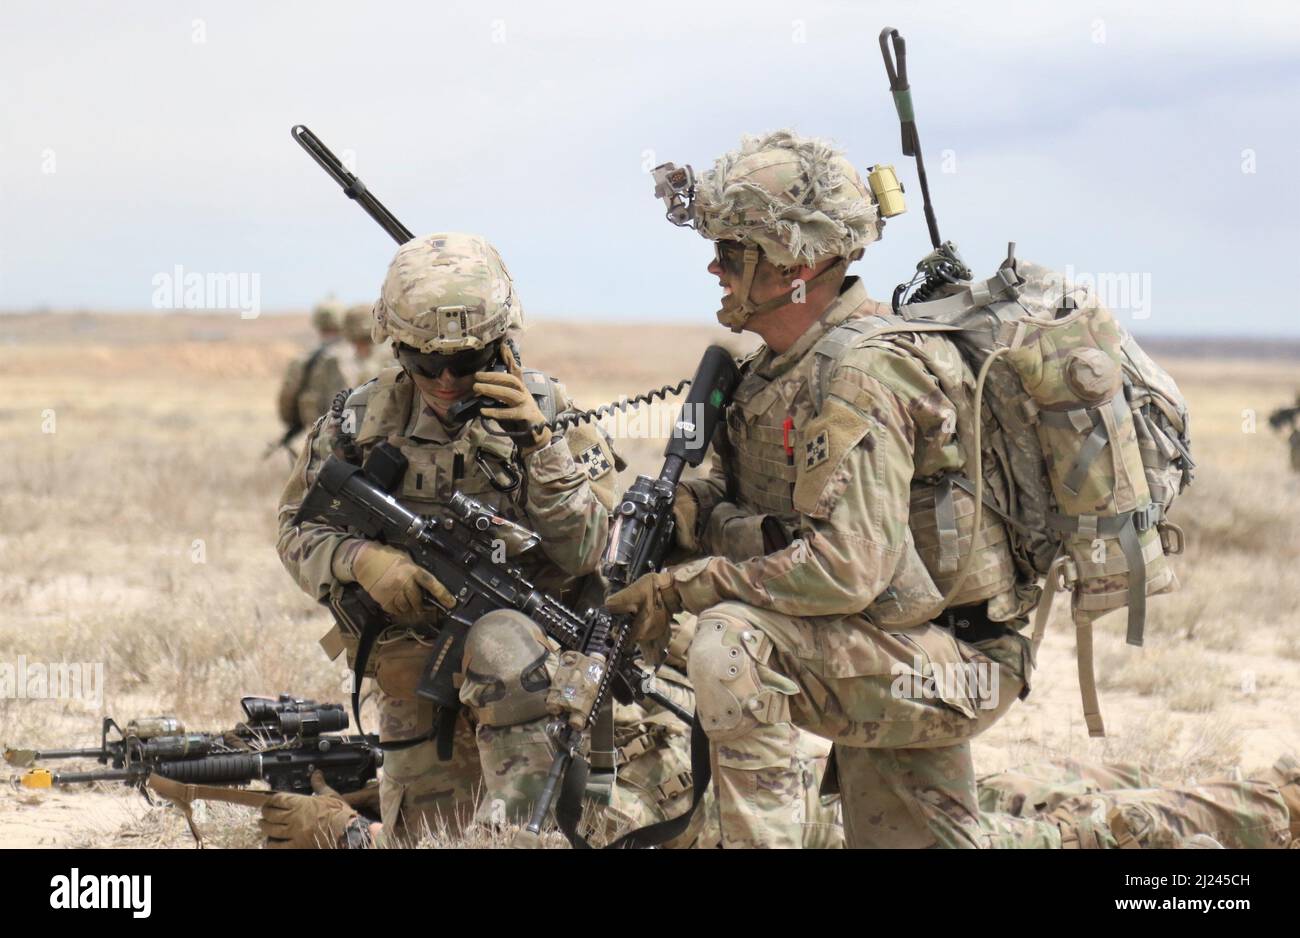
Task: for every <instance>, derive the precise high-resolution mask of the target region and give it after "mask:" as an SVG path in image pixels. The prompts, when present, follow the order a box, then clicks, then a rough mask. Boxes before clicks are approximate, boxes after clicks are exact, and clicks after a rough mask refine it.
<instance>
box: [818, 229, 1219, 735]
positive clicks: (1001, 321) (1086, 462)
mask: <svg viewBox="0 0 1300 938" xmlns="http://www.w3.org/2000/svg"><path fill="white" fill-rule="evenodd" d="M937 292H939V293H940V294H941V295H940V296H939V298H937V299H928V298H927V300H926V301H924V302H915V303H904V304H902V305H900V306H899V308H898V315H899V316H901V317H902V318H903V319H905V320H907V322H906V323H893V324H890V325H888V326H881V327H880V328H878V329H875V330H873V331H872V332H870V333H868V334H866V335H862V334H859V335H856V336H854V337H853V338H854V339H855V340H857V341H863V340H866V339H869V338H872V337H874V336H880V335H882V334H887V333H899V332H906V331H908V330H909V329H911V328H916V329H917V331H925V332H944V333H946V334H947V335H948V338H949V339H951V340H952V341H953V343H954V344H955V345H956V347H957V348H958V349H959V350H960V351H961V353H962V357H963V358H964V359H965V360H966V363H967V364H968V365H969V366H970V368H971V370H972V371H973V372H974V373H975V374H976V375H977V376H978V377H977V380H976V388H975V402H974V408H975V411H976V412H977V413H978V414H979V415H980V416H979V419H977V420H974V421H972V423H973V424H974V426H973V427H969V428H964V429H963V428H961V427H960V426H959V427H958V433H959V434H961V433H963V432H965V433H973V435H974V440H973V443H972V446H971V448H970V450H969V451H970V452H974V453H978V454H980V458H979V466H978V467H975V468H974V469H973V471H972V467H969V466H968V471H971V475H973V477H974V478H973V479H972V478H961V477H957V478H955V479H954V481H955V482H956V484H958V485H960V486H961V487H962V488H964V489H965V490H966V491H967V493H968V494H969V495H971V496H972V497H973V499H974V508H975V512H976V514H975V517H974V519H973V525H972V528H971V530H976V531H978V530H981V529H982V528H981V516H982V512H983V510H985V509H987V510H990V511H992V512H994V513H996V514H997V515H998V516H999V517H1001V518H1002V520H1003V521H1004V522H1005V523H1006V526H1007V529H1008V535H1009V537H1010V541H1011V545H1012V550H1013V553H1014V554H1015V556H1016V559H1017V560H1018V562H1019V563H1020V565H1021V567H1022V568H1023V569H1026V570H1028V571H1032V573H1034V574H1037V575H1039V576H1044V577H1046V584H1045V589H1044V591H1043V593H1042V594H1041V596H1040V598H1039V601H1038V608H1037V612H1036V614H1035V620H1034V628H1033V633H1032V638H1031V647H1032V649H1033V651H1034V653H1035V655H1036V654H1037V651H1038V647H1039V645H1040V644H1041V642H1042V638H1043V634H1044V630H1045V628H1046V624H1047V618H1048V615H1049V613H1050V611H1051V606H1052V600H1053V598H1054V596H1055V594H1056V592H1057V591H1058V590H1069V591H1070V592H1071V593H1072V604H1071V605H1072V611H1073V618H1074V622H1075V627H1076V630H1077V639H1078V671H1079V685H1080V692H1081V696H1082V698H1083V706H1084V717H1085V720H1086V722H1087V725H1088V732H1089V735H1091V736H1103V735H1105V727H1104V724H1103V722H1102V718H1101V709H1100V705H1099V703H1098V700H1097V688H1096V680H1095V675H1094V670H1093V660H1092V658H1093V655H1092V625H1093V623H1094V622H1095V621H1096V620H1097V619H1098V618H1100V617H1101V616H1102V615H1105V614H1106V613H1109V612H1113V611H1116V610H1119V609H1123V608H1127V609H1128V630H1127V641H1128V642H1129V644H1132V645H1141V644H1142V633H1143V625H1144V622H1145V616H1146V597H1147V596H1149V595H1154V594H1157V593H1164V592H1169V591H1171V590H1173V589H1175V588H1176V587H1177V579H1176V577H1175V576H1174V572H1173V569H1172V567H1171V566H1170V565H1169V564H1168V562H1167V561H1166V557H1167V556H1168V555H1172V554H1179V553H1181V552H1182V549H1183V535H1182V531H1181V530H1180V529H1179V528H1178V527H1177V525H1174V524H1172V523H1171V522H1169V521H1168V520H1167V514H1168V511H1169V508H1170V506H1171V505H1172V504H1173V502H1174V499H1175V498H1176V497H1177V495H1178V494H1179V493H1180V492H1181V491H1182V490H1183V489H1184V488H1185V487H1186V486H1187V485H1188V484H1190V482H1191V480H1192V470H1193V468H1194V466H1195V463H1194V462H1193V461H1192V458H1191V453H1190V437H1189V432H1188V412H1187V402H1186V400H1185V399H1184V398H1183V395H1182V393H1181V392H1180V391H1179V390H1178V386H1177V384H1175V382H1174V380H1173V378H1171V377H1170V376H1169V374H1168V373H1167V372H1166V371H1164V369H1162V368H1161V367H1160V366H1159V365H1157V364H1156V363H1155V362H1154V361H1152V359H1151V358H1150V356H1148V355H1147V354H1146V353H1145V352H1144V351H1143V350H1142V349H1141V347H1140V346H1139V345H1138V343H1137V341H1136V340H1135V339H1134V338H1133V337H1132V336H1131V335H1129V334H1128V333H1127V332H1126V331H1125V330H1124V329H1123V327H1122V326H1120V324H1119V323H1118V322H1117V321H1116V320H1115V318H1114V317H1113V316H1112V315H1111V313H1110V312H1109V311H1108V310H1107V309H1106V308H1105V306H1103V305H1102V304H1101V302H1100V301H1099V300H1098V299H1097V297H1096V295H1095V294H1094V293H1093V291H1092V290H1091V289H1089V288H1088V287H1087V286H1084V285H1076V284H1071V283H1069V282H1067V281H1066V280H1065V278H1064V277H1062V276H1061V275H1059V274H1057V273H1055V272H1054V271H1051V270H1049V269H1048V268H1045V267H1042V266H1040V265H1038V264H1034V263H1031V262H1027V261H1017V260H1015V258H1014V245H1012V248H1011V250H1010V251H1008V256H1007V260H1005V261H1004V262H1003V263H1002V266H1001V267H999V269H998V270H997V272H996V273H995V274H994V275H993V276H992V277H990V278H988V279H987V280H982V281H974V282H961V283H954V284H950V285H947V286H945V287H943V288H942V289H940V290H939V291H937ZM846 325H847V324H846ZM840 328H841V329H843V328H845V327H844V326H841V327H840ZM823 374H829V369H826V370H825V371H823ZM999 476H1000V477H1002V478H1005V486H1003V485H1000V484H998V477H999ZM975 555H976V551H974V550H970V551H968V552H967V554H966V557H965V561H964V563H963V565H962V568H961V570H960V571H959V572H958V574H957V576H956V579H955V580H952V579H951V577H948V578H945V579H946V580H947V581H948V582H951V583H952V585H951V587H950V588H949V589H948V590H947V592H946V598H945V605H948V604H950V603H951V600H952V599H953V598H955V597H956V596H957V594H958V593H959V592H960V590H961V587H962V584H963V581H964V580H965V577H966V573H967V572H968V571H969V569H970V567H971V561H972V560H973V559H974V557H975Z"/></svg>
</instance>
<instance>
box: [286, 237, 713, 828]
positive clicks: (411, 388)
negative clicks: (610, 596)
mask: <svg viewBox="0 0 1300 938" xmlns="http://www.w3.org/2000/svg"><path fill="white" fill-rule="evenodd" d="M374 314H375V325H374V333H375V338H376V339H377V340H378V339H381V338H383V337H384V336H385V335H391V336H392V337H393V338H394V340H395V341H398V342H402V343H404V344H406V345H408V346H412V347H415V348H416V349H417V350H418V351H419V352H423V353H429V352H439V353H445V352H452V351H458V350H461V349H465V348H471V349H473V348H484V347H485V346H486V345H487V344H488V343H490V342H493V341H496V340H498V339H500V337H501V336H502V335H504V334H505V332H506V329H507V328H510V327H513V326H517V324H518V312H517V300H516V299H515V295H514V290H513V286H512V284H511V281H510V278H509V274H508V273H507V272H506V270H505V267H504V265H503V264H502V263H501V261H500V258H499V256H498V255H497V253H496V251H495V250H494V249H493V248H492V247H491V246H490V245H489V244H488V243H487V242H486V241H484V240H483V239H482V238H478V237H476V236H470V235H458V234H439V235H430V236H426V237H423V238H419V239H416V240H415V241H412V242H410V243H408V244H407V245H404V246H403V247H402V248H401V249H400V250H399V251H398V253H397V256H396V257H395V258H394V261H393V264H392V265H391V267H390V269H389V275H388V278H387V279H386V281H385V284H384V292H383V295H382V297H381V299H380V301H379V302H378V303H376V304H375V308H374ZM523 380H524V382H525V385H526V387H527V388H528V390H529V391H530V393H531V394H532V395H533V397H534V399H535V400H537V401H538V402H539V404H540V407H541V410H542V412H543V414H544V415H546V416H548V417H551V416H554V415H555V414H558V413H563V412H565V411H567V410H569V409H570V408H571V406H572V405H571V402H570V400H569V398H568V396H567V394H566V393H565V391H564V388H563V386H562V385H560V384H558V383H557V382H555V381H554V380H553V379H551V378H549V377H547V376H546V375H543V374H541V373H540V372H536V371H524V372H523ZM494 431H495V432H494ZM349 435H351V436H352V437H354V439H353V440H352V441H349V439H348V437H349ZM385 441H387V442H388V443H390V444H392V445H394V446H396V447H397V448H398V449H399V450H400V451H401V452H402V454H403V455H404V456H405V457H406V458H407V460H408V463H409V465H408V468H407V469H406V472H405V474H404V476H403V478H402V480H401V482H400V486H399V488H398V489H397V490H396V491H395V492H394V495H395V497H396V498H397V500H398V501H399V502H401V503H402V504H403V505H404V506H406V507H407V508H409V509H411V510H413V511H417V512H420V513H423V514H433V515H437V514H439V513H440V512H441V511H442V510H443V506H444V505H445V504H446V501H447V499H448V498H449V497H450V495H451V494H452V493H453V491H460V492H463V493H465V494H467V495H470V496H472V497H474V498H476V499H479V500H480V501H482V502H484V503H486V504H488V505H490V506H492V507H494V508H495V509H496V510H497V511H499V512H500V513H501V514H502V515H504V516H505V517H507V518H509V519H511V520H516V521H518V522H520V523H522V524H524V525H525V526H527V527H529V528H531V529H532V530H534V531H536V532H537V533H538V534H539V535H540V536H541V538H542V552H541V553H540V554H538V555H536V556H534V555H527V556H528V557H530V558H531V559H525V558H524V557H521V558H519V564H520V566H521V567H522V568H523V570H524V573H525V575H526V576H528V577H529V578H530V579H531V580H532V581H533V582H534V583H535V584H536V585H537V586H538V587H539V588H542V589H545V590H547V591H549V592H551V593H552V594H553V595H557V596H559V597H561V598H564V599H571V598H572V597H573V595H574V593H575V591H576V587H577V585H578V580H579V578H580V577H582V576H583V575H585V574H588V573H590V572H591V571H592V570H593V569H594V568H595V566H596V564H597V562H598V560H599V558H600V554H601V551H602V550H603V548H604V545H605V541H606V537H607V533H608V517H609V514H608V513H609V509H610V507H611V505H612V504H613V498H614V486H615V468H614V467H615V462H616V457H615V455H614V453H613V450H612V449H611V447H610V444H609V441H608V440H607V439H606V438H605V437H604V436H603V435H602V434H601V433H600V432H599V431H598V430H597V429H596V428H595V427H594V425H592V424H590V423H588V424H581V425H578V426H574V427H570V428H568V429H566V430H565V431H564V432H563V434H556V435H554V436H553V437H552V439H551V440H550V442H549V443H548V444H547V445H545V446H543V447H541V448H539V449H536V450H534V451H532V452H531V453H529V454H528V455H527V456H525V457H522V458H521V456H520V453H519V451H518V450H517V449H516V446H515V444H514V443H513V442H512V440H511V439H510V438H509V437H507V436H504V435H501V434H500V431H499V430H497V429H496V425H495V423H493V422H492V421H487V420H484V419H483V418H479V417H475V418H473V419H471V420H469V421H468V422H466V423H463V424H460V425H451V426H448V425H444V424H443V423H442V421H441V420H440V419H439V418H438V416H437V414H436V413H435V412H434V411H433V409H432V408H430V407H428V406H427V405H426V404H425V403H424V401H423V398H422V397H421V395H420V394H419V392H418V389H416V387H415V385H414V382H413V381H412V379H411V378H410V377H409V376H408V374H407V373H406V372H405V371H404V370H403V369H402V368H401V367H393V368H389V369H386V370H385V371H383V372H382V373H381V374H380V375H379V377H378V378H377V379H375V380H374V381H371V382H369V383H368V384H366V385H364V386H362V387H361V388H358V389H357V390H355V391H353V392H352V393H351V395H349V396H348V398H347V400H346V404H345V406H344V408H343V410H342V412H341V413H338V414H331V415H328V416H327V417H325V418H323V419H322V420H320V421H318V422H317V423H316V425H315V426H314V427H313V429H312V430H311V432H310V434H309V437H308V441H307V446H306V447H305V448H304V450H303V453H302V454H301V456H300V457H299V460H298V462H297V464H296V465H295V466H294V469H293V472H292V475H291V477H290V479H289V481H288V483H287V485H286V487H285V490H284V494H283V496H282V497H281V501H280V514H279V518H280V538H279V544H278V549H279V554H280V557H281V559H282V561H283V562H284V565H285V567H286V568H287V569H288V570H289V572H290V573H291V574H292V575H293V576H294V578H295V579H296V580H297V581H298V583H299V585H300V586H301V587H302V588H303V590H304V591H306V592H307V593H308V595H310V596H312V597H313V598H314V599H318V600H323V599H325V598H327V597H329V596H330V595H331V594H337V592H338V591H340V590H342V589H343V588H344V587H345V585H346V582H345V580H344V579H342V578H341V576H340V573H341V572H343V571H346V570H347V569H348V561H349V559H350V558H351V557H355V556H356V551H357V550H358V549H359V548H360V547H361V546H362V542H361V541H360V540H359V539H357V538H354V537H350V536H349V534H348V532H347V531H344V530H339V529H335V528H331V527H327V526H324V525H321V524H304V525H302V526H301V527H295V526H294V525H293V524H292V523H291V519H292V518H293V515H294V513H295V511H296V510H297V507H298V505H299V504H300V503H301V501H302V499H303V496H304V494H305V492H306V490H307V488H308V487H309V486H310V485H311V483H312V482H313V481H314V479H315V475H316V473H317V471H318V470H319V468H320V466H321V464H322V463H323V461H324V460H325V459H326V458H327V457H328V456H330V455H331V454H335V453H339V452H343V451H346V450H347V449H348V448H349V442H351V444H352V447H354V450H355V451H354V452H352V453H351V454H350V455H351V456H352V458H354V459H356V458H357V457H361V458H364V457H365V456H366V455H367V454H368V453H369V451H370V450H371V449H372V448H373V447H374V446H375V445H376V444H378V443H381V442H385ZM512 473H518V474H519V475H520V476H522V479H521V483H520V484H519V485H518V486H517V487H516V488H514V489H513V491H509V492H506V491H501V490H500V488H499V486H504V485H505V484H507V483H508V480H509V478H510V477H511V474H512ZM494 480H495V482H496V483H497V484H496V485H494ZM436 615H437V613H436V612H435V613H421V614H420V615H419V616H417V617H416V618H414V619H413V620H411V621H399V622H398V623H397V624H395V625H394V626H393V627H392V628H390V629H389V630H388V631H387V632H386V633H384V634H383V635H381V636H380V638H379V640H378V641H377V643H376V647H375V651H374V653H373V654H372V656H371V658H370V661H369V663H368V666H367V674H368V675H369V676H372V677H373V678H374V679H375V683H376V684H377V686H378V708H379V722H380V726H379V732H380V737H381V739H382V740H383V741H385V742H392V741H397V740H412V739H416V738H420V737H427V736H428V735H429V734H430V733H431V731H432V728H433V724H434V717H435V714H434V710H433V707H432V705H431V704H430V703H429V702H428V701H425V700H422V699H419V698H417V697H416V695H415V686H416V682H417V680H418V677H419V674H420V672H421V669H422V667H423V665H424V663H425V661H426V659H427V658H428V646H429V644H430V638H429V636H430V633H431V631H432V630H433V629H436V625H437V620H436ZM356 642H357V636H355V635H351V634H345V633H344V632H343V631H341V630H340V629H338V628H337V627H336V628H335V629H334V630H333V631H332V632H331V633H330V634H329V635H327V636H326V638H325V639H324V640H323V642H322V644H323V645H324V646H325V647H326V650H327V651H328V652H329V653H330V654H331V656H333V657H337V655H338V654H340V653H343V652H345V651H346V652H347V653H348V654H349V656H350V657H351V656H352V655H353V654H354V653H355V648H356ZM554 667H555V653H554V650H553V646H552V645H551V643H550V642H549V640H547V639H546V638H545V637H544V634H543V632H542V629H541V628H540V627H539V626H538V625H536V624H535V623H534V622H532V621H531V620H529V619H528V618H526V617H525V616H523V615H522V614H519V613H516V612H513V611H510V610H498V611H495V612H492V613H489V614H488V615H486V616H484V617H483V618H481V619H479V620H478V621H477V622H476V623H475V624H474V626H473V627H472V628H471V630H470V633H469V637H468V640H467V646H466V654H465V660H464V667H463V671H462V677H461V678H460V680H459V684H458V686H459V689H460V699H461V702H462V704H463V705H464V706H463V708H462V710H461V713H460V715H459V716H458V718H457V721H456V733H455V742H454V745H453V748H452V757H451V760H450V761H448V762H442V761H439V759H438V754H437V746H436V744H435V742H433V741H432V740H428V739H426V741H424V742H421V743H420V744H418V745H414V746H411V747H408V748H399V749H393V750H390V751H387V752H386V754H385V763H384V774H383V778H382V782H381V793H380V800H381V814H382V817H383V821H384V826H385V831H386V833H387V835H388V836H393V837H397V838H413V837H418V835H419V834H420V832H421V830H422V828H423V827H424V826H425V825H428V826H429V827H431V828H434V829H436V827H437V825H438V823H439V821H442V822H445V823H448V824H451V825H453V826H455V825H460V824H463V823H466V822H467V821H468V817H469V814H470V813H471V812H472V811H473V804H474V802H475V800H476V798H477V797H478V796H480V795H481V797H482V801H481V804H480V806H479V809H478V815H477V817H478V819H479V820H481V821H516V820H519V819H521V818H526V817H527V814H528V813H529V811H530V809H531V804H532V802H533V801H534V800H535V799H536V797H537V795H538V794H539V793H540V789H541V784H542V781H543V779H544V777H545V774H546V772H547V770H548V768H549V767H550V764H551V761H552V745H551V741H550V738H549V736H548V734H547V733H546V729H545V728H546V724H547V723H548V721H549V719H550V717H549V716H548V715H547V712H546V707H545V696H546V690H547V688H548V687H549V681H550V674H551V673H553V672H554ZM641 718H644V717H643V715H638V719H641ZM657 748H658V746H657V744H656V746H652V747H648V750H647V751H653V750H655V749H657ZM687 764H688V763H687ZM480 789H481V791H480ZM668 800H669V802H671V798H669V799H668ZM688 801H689V799H688ZM616 804H617V803H616Z"/></svg>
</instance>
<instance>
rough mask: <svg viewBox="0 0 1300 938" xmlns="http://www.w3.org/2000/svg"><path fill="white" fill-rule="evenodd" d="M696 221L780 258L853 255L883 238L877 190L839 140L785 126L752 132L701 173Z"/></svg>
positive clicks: (786, 261)
mask: <svg viewBox="0 0 1300 938" xmlns="http://www.w3.org/2000/svg"><path fill="white" fill-rule="evenodd" d="M693 208H694V215H695V227H696V229H697V230H698V231H699V232H700V234H702V235H703V236H704V237H706V238H708V239H710V240H712V241H722V240H735V241H741V242H744V243H750V244H754V245H757V246H758V247H759V248H760V249H761V250H762V252H763V253H764V254H765V255H766V256H767V258H768V259H769V260H770V261H771V262H772V263H774V264H779V265H781V266H784V267H795V266H799V265H804V264H806V265H809V266H813V265H816V264H818V263H820V262H821V261H823V260H825V259H827V258H831V257H843V258H846V259H849V258H853V256H854V255H855V254H857V253H858V252H859V251H860V250H861V249H862V248H865V247H866V246H867V245H868V244H870V243H871V242H872V241H875V240H876V239H877V238H879V237H880V230H881V227H882V225H883V222H882V220H881V218H880V214H879V211H878V209H877V207H876V203H875V200H874V199H873V198H872V196H871V191H870V190H869V189H868V188H867V186H866V185H865V184H864V183H863V181H862V179H861V178H860V177H859V176H858V172H857V170H856V169H854V168H853V164H852V163H850V162H849V161H848V160H847V159H846V158H845V157H844V156H843V155H842V154H841V153H840V151H839V150H837V149H836V148H835V147H834V146H833V145H831V144H830V143H828V142H827V141H825V140H820V139H818V138H816V137H800V136H798V135H797V134H795V133H793V132H791V131H789V130H778V131H775V132H773V133H770V134H767V135H765V136H762V137H748V136H747V137H745V138H744V139H743V140H742V141H741V145H740V147H739V148H738V149H736V150H732V151H730V152H728V153H725V154H723V155H722V156H721V157H719V158H718V160H717V162H716V163H714V165H713V168H712V169H711V170H709V171H707V172H705V173H702V174H701V176H700V179H699V181H698V183H697V184H696V187H695V199H694V206H693Z"/></svg>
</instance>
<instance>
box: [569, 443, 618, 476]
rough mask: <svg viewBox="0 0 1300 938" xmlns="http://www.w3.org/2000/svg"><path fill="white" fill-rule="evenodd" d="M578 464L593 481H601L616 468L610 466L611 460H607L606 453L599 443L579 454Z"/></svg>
mask: <svg viewBox="0 0 1300 938" xmlns="http://www.w3.org/2000/svg"><path fill="white" fill-rule="evenodd" d="M577 462H578V465H580V466H582V468H583V469H585V470H586V471H587V475H588V476H590V477H591V478H593V479H599V478H600V477H601V476H603V475H604V474H605V473H607V472H609V470H611V469H613V468H614V467H613V466H611V465H610V464H609V460H608V459H606V458H605V453H604V452H603V451H602V450H601V448H600V444H599V443H593V444H591V445H590V446H588V447H587V448H586V449H584V450H583V451H582V452H581V453H579V454H578V460H577Z"/></svg>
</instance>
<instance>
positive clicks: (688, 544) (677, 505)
mask: <svg viewBox="0 0 1300 938" xmlns="http://www.w3.org/2000/svg"><path fill="white" fill-rule="evenodd" d="M699 518H700V503H699V502H698V501H696V500H695V495H694V494H692V492H691V490H690V489H688V488H687V487H686V486H684V485H678V486H677V495H676V497H675V498H674V499H673V536H674V539H675V540H676V541H677V546H678V547H680V548H681V549H682V550H689V551H698V550H699V549H700V543H699V538H697V537H696V536H695V526H696V524H698V523H699Z"/></svg>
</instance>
